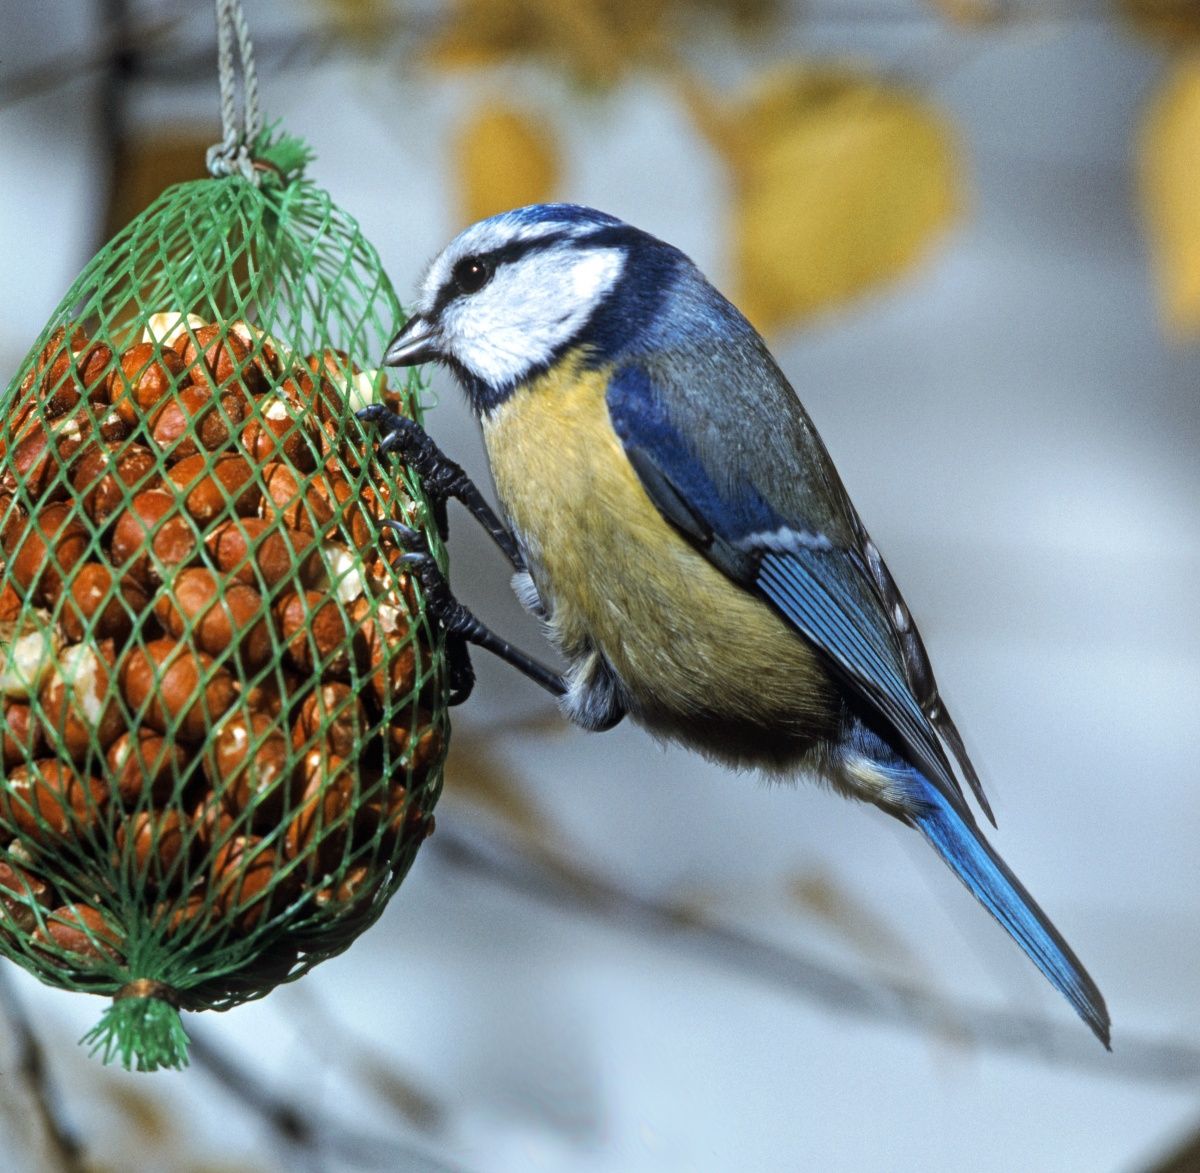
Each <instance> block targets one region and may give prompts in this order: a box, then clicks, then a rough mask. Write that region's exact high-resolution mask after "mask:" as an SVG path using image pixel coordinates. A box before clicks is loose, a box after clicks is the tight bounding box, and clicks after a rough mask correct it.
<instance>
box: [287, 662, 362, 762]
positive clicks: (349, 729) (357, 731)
mask: <svg viewBox="0 0 1200 1173" xmlns="http://www.w3.org/2000/svg"><path fill="white" fill-rule="evenodd" d="M322 727H323V728H322ZM366 736H367V715H366V712H365V710H364V709H363V706H362V702H361V701H360V700H359V699H358V697H356V696H355V695H354V693H353V692H352V691H351V689H350V686H349V685H347V684H342V683H340V682H338V681H328V682H325V683H322V684H320V685H318V686H317V689H316V691H315V692H312V693H310V694H309V695H308V696H306V697H305V698H304V700H303V702H302V703H301V705H300V712H299V714H298V715H297V717H296V720H295V723H294V724H293V725H292V745H294V746H295V747H296V748H297V749H305V748H307V747H309V746H310V743H313V746H314V747H316V748H319V744H318V743H317V739H318V737H323V740H324V742H325V744H326V745H327V746H328V747H329V749H330V750H331V751H332V752H333V753H334V754H336V755H337V756H338V757H340V758H345V759H347V760H349V761H353V760H354V759H355V758H356V757H357V756H358V755H359V754H360V753H361V750H362V746H363V743H364V742H365V741H366Z"/></svg>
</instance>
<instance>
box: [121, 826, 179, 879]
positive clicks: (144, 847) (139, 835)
mask: <svg viewBox="0 0 1200 1173" xmlns="http://www.w3.org/2000/svg"><path fill="white" fill-rule="evenodd" d="M183 845H184V835H183V820H182V819H181V818H180V817H179V812H178V811H175V810H165V811H138V812H137V813H136V814H135V815H134V816H133V818H132V819H131V820H129V821H128V822H125V823H122V824H121V825H120V826H119V827H118V828H117V850H118V851H120V852H125V851H130V852H132V854H133V862H134V866H135V867H136V869H137V871H138V873H139V874H141V875H142V876H144V877H146V878H147V879H148V880H150V881H151V882H154V883H163V882H165V881H170V880H171V879H173V878H174V876H173V875H172V870H173V869H174V867H175V864H176V862H177V861H178V859H179V856H180V855H181V854H182V852H183Z"/></svg>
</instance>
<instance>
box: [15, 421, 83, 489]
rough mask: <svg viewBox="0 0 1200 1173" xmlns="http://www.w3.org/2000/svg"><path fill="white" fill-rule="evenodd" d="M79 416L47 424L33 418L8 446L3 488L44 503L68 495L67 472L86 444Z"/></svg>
mask: <svg viewBox="0 0 1200 1173" xmlns="http://www.w3.org/2000/svg"><path fill="white" fill-rule="evenodd" d="M83 439H84V435H83V428H82V427H81V425H80V423H79V421H78V420H77V419H74V418H72V419H64V420H58V421H57V422H55V423H53V424H49V425H47V424H45V423H43V422H42V421H40V420H33V421H32V422H31V423H30V424H29V425H28V427H27V428H26V429H25V431H24V432H23V433H22V434H21V435H20V436H19V437H18V439H17V441H16V443H15V444H14V445H13V446H12V447H11V448H10V449H9V451H8V454H7V459H6V461H5V467H4V471H3V472H2V473H0V490H3V491H4V492H7V493H17V494H20V497H21V500H22V501H23V502H28V503H30V504H32V505H35V506H36V505H42V504H45V503H46V502H48V501H61V500H63V498H65V497H66V496H67V495H68V492H69V489H70V483H69V479H68V473H69V470H70V468H71V465H72V463H73V461H74V460H75V457H76V456H77V455H78V453H79V450H80V448H81V447H82V446H83Z"/></svg>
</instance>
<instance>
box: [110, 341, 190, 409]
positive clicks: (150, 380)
mask: <svg viewBox="0 0 1200 1173" xmlns="http://www.w3.org/2000/svg"><path fill="white" fill-rule="evenodd" d="M182 371H183V363H182V362H180V361H179V355H177V354H176V353H175V352H174V351H173V350H170V349H167V350H163V349H160V348H159V347H157V346H155V345H154V344H153V343H150V342H139V343H137V345H135V346H131V347H130V348H129V349H128V350H126V351H125V352H124V353H123V354H122V355H121V365H120V367H119V368H118V369H117V370H116V371H115V372H114V373H113V378H112V382H111V384H110V390H109V395H110V398H111V399H112V403H113V407H114V408H115V409H116V412H117V415H118V416H119V417H120V418H121V419H122V420H123V421H124V422H125V423H126V424H128V425H129V426H130V427H131V428H132V427H136V426H137V425H138V424H139V423H140V422H141V420H142V419H143V418H145V417H149V416H152V415H154V413H155V412H156V411H158V410H159V408H160V406H161V405H162V403H163V401H164V400H165V399H166V398H167V396H169V395H170V394H171V391H172V390H173V389H174V388H175V387H176V385H177V384H178V382H179V379H180V375H181V373H182Z"/></svg>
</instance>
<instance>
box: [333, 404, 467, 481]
mask: <svg viewBox="0 0 1200 1173" xmlns="http://www.w3.org/2000/svg"><path fill="white" fill-rule="evenodd" d="M355 415H357V416H358V418H359V419H360V420H362V421H363V423H368V424H377V425H379V426H380V427H381V429H382V431H383V438H382V439H381V440H380V441H379V451H380V452H381V453H384V454H386V455H389V456H390V455H396V456H399V457H400V458H401V460H403V461H404V463H405V464H406V465H408V467H409V468H411V469H412V470H413V472H415V473H416V474H417V476H419V477H420V478H421V481H422V483H423V485H424V486H425V491H426V492H427V493H428V494H429V496H430V497H432V498H436V499H439V500H445V498H447V497H449V496H451V495H452V493H453V491H454V489H455V487H456V486H457V484H458V482H459V481H460V480H461V479H462V477H463V475H464V474H463V471H462V469H461V468H460V467H459V466H458V465H457V464H455V463H454V461H453V460H451V459H450V458H449V457H448V456H447V455H446V454H445V453H444V452H443V451H442V450H441V449H440V448H439V447H438V446H437V445H436V444H435V443H434V442H433V441H432V440H431V439H430V438H429V436H428V434H427V433H426V431H425V429H424V428H422V427H421V425H420V424H419V423H417V421H416V420H414V419H409V418H408V416H405V415H398V414H397V413H396V412H394V411H392V410H391V409H390V408H387V407H384V406H383V404H381V403H372V404H370V405H369V406H367V407H364V408H361V409H360V410H359V411H357V412H355Z"/></svg>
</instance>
